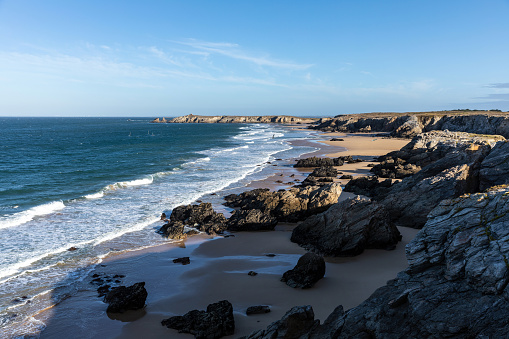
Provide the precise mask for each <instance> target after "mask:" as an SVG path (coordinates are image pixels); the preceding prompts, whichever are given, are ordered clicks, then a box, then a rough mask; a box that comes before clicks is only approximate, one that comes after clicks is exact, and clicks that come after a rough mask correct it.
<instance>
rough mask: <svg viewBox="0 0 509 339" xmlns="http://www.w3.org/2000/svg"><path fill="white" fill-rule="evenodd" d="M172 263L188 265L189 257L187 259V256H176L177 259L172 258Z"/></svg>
mask: <svg viewBox="0 0 509 339" xmlns="http://www.w3.org/2000/svg"><path fill="white" fill-rule="evenodd" d="M173 263H174V264H182V265H189V264H190V263H191V259H189V257H182V258H177V259H173Z"/></svg>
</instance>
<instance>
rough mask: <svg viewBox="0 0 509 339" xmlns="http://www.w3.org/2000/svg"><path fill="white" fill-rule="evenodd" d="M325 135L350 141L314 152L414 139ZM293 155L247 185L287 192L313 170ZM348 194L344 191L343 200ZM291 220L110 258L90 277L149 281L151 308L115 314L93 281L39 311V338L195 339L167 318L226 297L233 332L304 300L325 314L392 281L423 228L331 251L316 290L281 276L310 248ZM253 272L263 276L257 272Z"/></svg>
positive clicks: (352, 168) (359, 169)
mask: <svg viewBox="0 0 509 339" xmlns="http://www.w3.org/2000/svg"><path fill="white" fill-rule="evenodd" d="M327 136H331V137H337V138H344V141H325V142H323V144H324V147H321V148H320V149H319V150H317V151H316V152H314V153H313V154H311V155H327V156H330V157H337V156H343V155H358V156H362V157H363V158H365V159H372V158H373V157H376V156H379V155H382V154H385V153H387V152H390V151H393V150H396V149H399V148H401V147H402V146H403V145H405V144H406V143H407V142H408V140H399V139H384V138H380V137H374V136H372V135H358V134H355V135H354V134H348V135H345V134H337V133H330V134H327ZM303 142H306V141H303ZM314 145H315V146H316V142H314ZM307 156H310V155H309V154H307V155H305V157H307ZM293 161H294V159H282V160H279V161H275V162H274V164H275V165H276V166H278V167H277V169H281V173H280V174H281V175H275V176H272V177H269V178H267V179H265V180H263V181H259V182H254V183H251V184H250V185H249V186H250V187H251V188H253V187H268V188H271V189H280V188H283V187H289V185H284V183H287V182H290V181H294V180H295V179H298V180H302V179H303V178H305V176H306V175H307V173H309V172H310V170H296V169H294V168H293V167H291V164H293ZM369 163H370V162H362V163H356V164H345V165H344V166H341V167H338V169H339V170H340V171H341V172H343V173H344V174H352V175H354V176H357V175H365V174H366V173H367V172H369V167H368V166H367V165H368V164H369ZM292 175H293V176H292ZM278 180H279V181H282V183H279V182H277V181H278ZM341 183H342V184H344V183H346V181H345V180H342V181H341ZM351 196H352V195H351V194H348V193H345V192H344V193H343V194H342V195H341V199H346V198H348V197H351ZM294 227H295V225H294V224H279V225H278V226H277V227H276V230H275V231H269V232H238V233H235V234H234V236H230V237H216V238H213V237H211V236H207V235H198V236H193V237H191V238H189V239H187V240H186V241H185V242H178V243H171V244H167V245H163V246H158V247H152V248H147V249H143V250H139V251H132V252H127V253H122V254H119V255H116V256H110V257H108V258H105V259H104V261H103V263H102V265H101V266H98V267H97V268H96V270H95V271H94V272H91V273H90V276H91V275H92V274H94V273H95V274H102V273H104V274H109V275H113V274H121V275H125V278H124V280H123V284H124V285H126V286H127V285H131V284H133V283H136V282H139V281H144V282H145V283H146V284H145V287H146V289H147V291H148V298H147V301H146V307H145V308H144V309H143V310H139V311H129V312H126V313H125V314H123V315H122V316H121V317H120V318H119V319H110V318H109V317H108V315H107V314H106V306H107V305H106V304H104V303H103V302H102V299H101V298H98V297H97V292H96V290H95V288H94V285H92V284H90V280H91V279H89V280H86V281H84V282H83V284H82V285H81V288H80V290H79V291H77V293H76V294H75V295H73V296H72V297H70V298H68V299H66V300H64V301H63V302H61V303H60V304H58V305H56V306H55V307H53V308H51V309H49V310H46V311H45V312H42V313H41V314H39V315H38V318H39V319H41V320H43V321H44V322H45V323H46V324H47V328H46V329H45V330H44V331H43V332H42V333H41V338H62V337H66V336H72V337H76V338H192V337H193V336H192V335H190V334H179V333H177V331H175V330H172V329H168V328H166V327H163V326H162V325H161V320H163V319H166V318H169V317H171V316H174V315H182V314H184V313H186V312H188V311H190V310H193V309H205V308H206V307H207V305H208V304H210V303H213V302H217V301H220V300H225V299H226V300H228V301H230V302H231V303H232V304H233V307H234V316H235V325H236V330H235V334H234V335H233V336H230V337H231V338H237V337H239V336H242V335H246V334H249V333H250V332H251V331H253V330H257V329H262V328H265V327H266V326H267V325H269V324H270V323H272V322H273V321H276V320H278V319H280V318H281V316H283V315H284V313H285V312H286V311H288V310H289V309H290V308H291V307H293V306H297V305H311V306H312V307H313V309H314V312H315V316H316V317H317V318H318V319H320V320H322V321H323V320H325V318H326V317H327V316H328V314H329V313H331V312H332V311H333V310H334V308H335V307H336V306H338V305H343V306H344V308H345V309H349V308H352V307H354V306H356V305H358V304H359V303H361V302H362V301H363V300H365V299H366V298H367V297H369V296H370V295H371V294H372V293H373V292H374V291H375V290H376V289H377V288H378V287H380V286H382V285H384V284H385V283H386V281H387V280H390V279H393V278H395V277H396V274H397V273H398V272H399V271H401V270H403V269H404V268H405V267H406V266H407V262H406V258H405V245H406V244H407V243H408V242H409V241H410V240H411V239H412V238H413V237H414V236H415V234H416V233H417V230H414V229H408V228H400V232H401V233H402V235H403V240H402V241H401V242H400V243H399V244H398V245H397V248H396V249H395V250H393V251H385V250H367V251H365V252H364V253H363V254H361V255H359V256H357V257H352V258H326V262H327V264H326V274H325V277H324V278H323V279H322V280H320V281H319V282H318V283H317V284H316V285H315V286H314V287H313V288H311V289H306V290H302V289H293V288H291V287H288V286H287V285H286V284H284V283H282V282H280V277H281V275H282V274H283V273H284V272H285V271H287V270H289V269H291V268H293V266H294V265H295V263H296V262H297V260H298V258H299V257H300V256H301V255H302V254H304V253H306V251H305V250H304V249H303V248H301V247H299V246H298V245H296V244H294V243H292V242H290V240H289V239H290V236H291V230H292V229H293V228H294ZM211 239H214V240H211ZM267 254H275V256H267ZM184 256H188V257H190V259H191V263H190V264H189V265H181V264H175V263H173V261H172V260H173V259H175V258H178V257H184ZM249 271H255V272H257V273H258V274H257V275H256V276H250V275H248V274H247V273H248V272H249ZM253 305H268V306H270V308H271V312H270V313H267V314H261V315H251V316H246V315H245V311H246V309H247V307H249V306H253Z"/></svg>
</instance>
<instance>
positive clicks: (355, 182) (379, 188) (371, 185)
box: [344, 176, 392, 197]
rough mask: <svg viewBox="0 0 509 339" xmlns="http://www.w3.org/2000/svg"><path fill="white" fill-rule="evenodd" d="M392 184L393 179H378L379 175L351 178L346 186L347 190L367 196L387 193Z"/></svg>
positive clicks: (345, 189)
mask: <svg viewBox="0 0 509 339" xmlns="http://www.w3.org/2000/svg"><path fill="white" fill-rule="evenodd" d="M391 186H392V180H391V179H385V180H384V181H382V182H379V181H378V177H377V176H369V177H357V178H354V179H352V180H350V181H349V182H348V183H347V184H346V185H345V188H344V191H345V192H351V193H355V194H357V195H365V196H367V197H377V196H380V195H386V194H387V191H388V189H389V188H390V187H391Z"/></svg>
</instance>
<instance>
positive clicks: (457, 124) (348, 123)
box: [313, 112, 509, 138]
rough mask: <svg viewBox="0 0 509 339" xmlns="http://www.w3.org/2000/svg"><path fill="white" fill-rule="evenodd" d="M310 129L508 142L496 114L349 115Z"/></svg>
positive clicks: (508, 123) (507, 128)
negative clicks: (449, 134)
mask: <svg viewBox="0 0 509 339" xmlns="http://www.w3.org/2000/svg"><path fill="white" fill-rule="evenodd" d="M313 128H315V129H318V130H321V131H326V132H387V133H390V134H391V135H392V136H393V137H409V138H410V137H414V136H416V135H417V134H419V133H422V132H429V131H435V130H449V131H456V132H468V133H476V134H496V135H502V136H504V137H506V138H509V118H508V117H507V115H506V114H503V113H497V112H479V113H478V114H472V113H467V112H465V113H464V114H460V113H458V112H450V113H447V112H423V113H414V114H398V113H387V114H350V115H343V116H337V117H335V118H334V119H323V120H320V121H319V122H318V124H317V125H316V126H314V127H313Z"/></svg>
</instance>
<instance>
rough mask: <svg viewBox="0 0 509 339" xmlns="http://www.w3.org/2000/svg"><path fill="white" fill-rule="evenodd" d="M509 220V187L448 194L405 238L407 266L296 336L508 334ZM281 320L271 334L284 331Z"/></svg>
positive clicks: (457, 335) (484, 335) (491, 336)
mask: <svg viewBox="0 0 509 339" xmlns="http://www.w3.org/2000/svg"><path fill="white" fill-rule="evenodd" d="M507 225H509V188H501V189H494V190H493V191H490V192H487V193H477V194H471V195H464V196H461V197H459V198H456V199H451V200H444V201H442V202H441V203H440V205H439V206H437V207H436V208H435V209H434V210H433V211H432V212H431V213H430V214H429V218H428V221H427V222H426V225H425V226H424V228H423V229H422V230H421V232H419V233H418V234H417V236H416V238H415V239H414V240H412V241H411V242H410V243H409V244H408V245H407V251H406V252H407V259H408V262H409V267H408V268H407V269H406V270H405V271H403V272H400V273H399V274H398V276H397V278H396V279H394V280H391V281H389V282H388V283H387V285H386V286H384V287H381V288H379V289H378V290H377V291H375V293H373V294H372V295H371V296H370V297H369V298H368V299H367V300H366V301H364V302H363V303H362V304H360V305H359V306H357V307H355V308H353V309H350V310H348V311H347V312H346V313H344V312H343V311H342V309H341V307H338V308H336V310H335V311H334V312H333V313H332V314H331V315H330V316H329V317H328V318H327V320H326V321H325V323H324V324H323V325H322V326H314V327H313V326H310V327H309V329H308V330H305V331H303V332H301V333H299V336H298V337H301V338H308V339H315V338H316V339H318V338H320V339H321V338H340V339H342V338H506V337H507V333H509V322H507V314H509V302H508V301H507V300H508V297H509V284H508V283H509V241H508V239H509V227H507ZM307 321H308V322H309V323H311V321H312V320H311V319H308V320H307ZM278 324H280V323H279V322H276V323H274V324H272V325H271V326H269V328H270V330H271V332H270V333H278V330H279V328H281V330H284V328H285V327H284V326H281V327H279V326H278ZM269 328H268V329H269ZM268 329H267V330H264V331H258V332H254V333H253V334H252V335H250V336H249V338H274V337H269V336H265V337H264V336H262V335H260V333H268V332H267V331H268ZM254 335H257V336H254Z"/></svg>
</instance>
